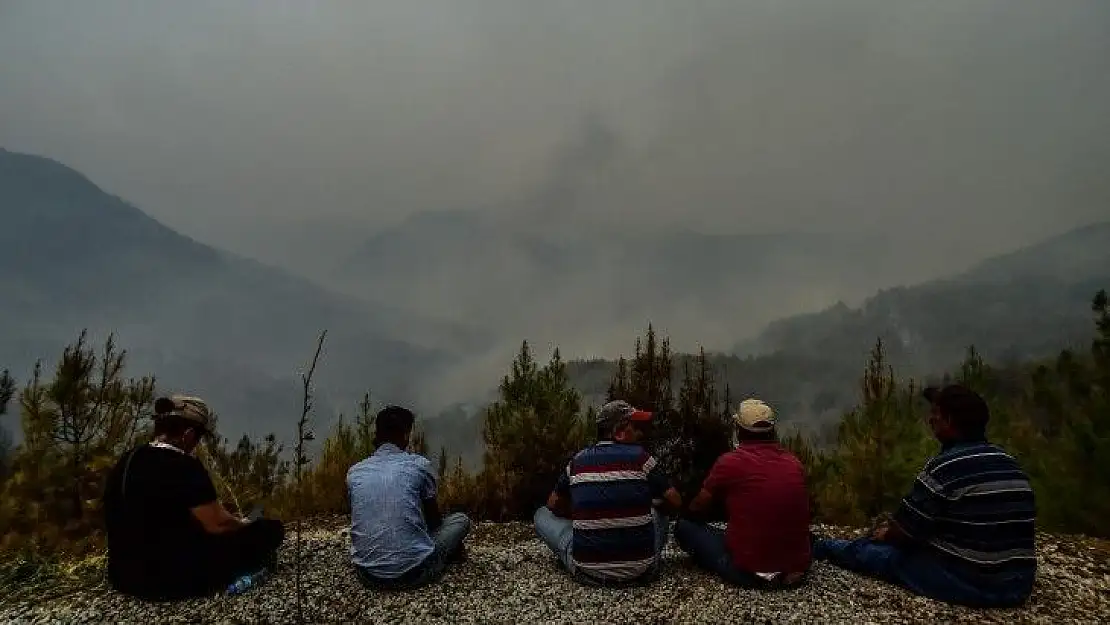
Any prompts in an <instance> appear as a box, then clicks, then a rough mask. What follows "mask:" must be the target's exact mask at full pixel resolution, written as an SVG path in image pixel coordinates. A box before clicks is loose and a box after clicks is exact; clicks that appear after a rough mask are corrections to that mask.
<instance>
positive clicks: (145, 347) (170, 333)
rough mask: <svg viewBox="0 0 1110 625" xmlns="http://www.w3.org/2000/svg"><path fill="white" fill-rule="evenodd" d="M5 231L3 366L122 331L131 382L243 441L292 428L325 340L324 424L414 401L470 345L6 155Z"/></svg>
mask: <svg viewBox="0 0 1110 625" xmlns="http://www.w3.org/2000/svg"><path fill="white" fill-rule="evenodd" d="M0 224H2V227H0V285H3V306H0V367H4V366H7V367H11V368H12V369H13V371H15V372H21V371H20V369H24V370H25V369H26V368H29V367H30V365H31V364H32V363H33V360H34V359H36V358H45V359H47V360H49V359H53V358H55V357H56V356H57V354H58V353H60V349H61V347H62V346H63V345H65V344H66V343H67V342H69V341H72V340H73V339H74V338H76V336H77V334H78V332H79V331H80V330H81V329H82V328H86V327H87V328H89V329H90V332H91V333H92V334H93V335H94V336H96V337H97V338H102V337H103V336H104V335H105V334H106V333H108V332H112V331H115V332H117V333H118V335H119V344H120V346H121V347H123V348H125V349H128V350H129V351H130V352H131V355H132V358H131V362H132V363H133V366H132V367H130V371H131V372H132V373H134V374H141V373H155V374H157V375H159V376H160V381H161V382H164V384H165V385H166V386H167V387H171V388H175V387H176V388H188V389H189V390H195V391H196V392H198V393H201V394H204V395H206V396H209V397H210V398H211V399H212V402H213V407H214V408H215V409H216V410H217V411H219V412H220V413H221V415H222V416H221V418H222V419H223V420H224V422H225V425H227V426H228V430H229V431H231V432H237V431H242V430H245V429H246V430H251V431H252V432H255V433H259V432H263V431H268V430H270V429H275V428H277V429H279V430H287V429H290V427H291V426H290V424H291V417H292V416H293V415H294V413H297V412H298V411H299V405H298V400H297V397H296V395H297V393H296V375H297V371H298V370H299V369H300V368H301V367H302V366H303V365H304V361H305V360H306V359H308V358H309V357H310V356H311V351H312V348H313V346H314V340H315V337H316V334H317V333H318V332H319V331H320V330H322V329H325V328H326V329H328V330H329V332H330V340H329V342H328V344H327V347H326V353H325V357H324V359H323V361H322V364H321V369H320V372H319V377H318V381H319V384H320V389H321V404H320V406H321V408H323V409H324V410H325V411H326V409H327V405H328V400H329V398H331V399H333V400H342V401H344V402H347V401H353V399H354V398H355V397H357V396H358V395H359V394H361V392H362V391H363V390H365V389H367V388H372V389H373V390H374V392H375V393H377V394H378V395H379V396H382V397H394V398H398V399H400V398H402V397H404V398H409V397H412V396H413V395H414V393H412V392H411V390H412V389H411V386H412V385H413V384H414V383H415V381H416V379H417V378H418V377H419V376H421V375H425V374H429V375H430V374H432V373H433V372H434V371H435V368H436V367H437V366H439V365H442V364H445V363H446V362H448V361H449V359H450V353H451V351H452V350H453V349H455V348H456V347H458V346H460V345H465V344H466V341H467V340H468V337H467V336H466V334H465V333H461V332H458V331H457V329H456V328H454V327H451V326H447V325H444V324H438V323H435V322H429V321H426V320H421V319H420V318H419V317H418V316H415V315H412V314H411V313H409V312H407V311H406V312H402V311H392V310H388V309H386V308H384V307H382V306H378V305H372V304H369V303H367V302H363V301H358V300H356V299H354V298H351V297H347V296H340V295H337V294H335V293H332V292H330V291H327V290H325V289H322V288H320V287H317V286H316V285H314V284H312V283H310V282H308V281H306V280H303V279H300V278H296V277H293V276H291V275H289V274H286V273H284V272H282V271H279V270H276V269H273V268H271V267H267V266H264V265H262V264H259V263H257V262H254V261H251V260H247V259H244V258H240V257H237V256H235V255H233V254H229V253H226V252H223V251H221V250H217V249H214V248H211V247H208V246H206V245H203V244H201V243H198V242H196V241H194V240H192V239H190V238H188V237H185V236H183V235H181V234H179V233H177V232H175V231H173V230H171V229H170V228H167V227H165V226H164V225H162V224H161V223H159V222H157V221H155V220H154V219H152V218H150V217H149V216H147V215H146V214H145V213H143V212H142V211H140V210H139V209H137V208H135V207H133V206H131V205H130V204H127V203H126V202H124V201H123V200H121V199H119V198H116V197H113V196H111V195H108V194H106V193H104V192H103V191H102V190H100V189H99V188H98V187H96V185H94V184H93V183H92V182H90V181H89V180H88V179H86V178H85V177H83V176H81V175H80V174H78V173H77V172H75V171H73V170H71V169H69V168H67V167H65V166H64V165H61V164H59V163H57V162H55V161H52V160H49V159H45V158H40V157H34V156H27V155H22V154H16V153H12V152H7V151H0ZM409 336H416V337H419V338H420V339H422V341H423V344H424V345H425V346H424V347H419V346H417V345H414V344H413V343H412V342H410V341H406V340H402V338H401V337H409ZM21 373H25V371H24V372H21Z"/></svg>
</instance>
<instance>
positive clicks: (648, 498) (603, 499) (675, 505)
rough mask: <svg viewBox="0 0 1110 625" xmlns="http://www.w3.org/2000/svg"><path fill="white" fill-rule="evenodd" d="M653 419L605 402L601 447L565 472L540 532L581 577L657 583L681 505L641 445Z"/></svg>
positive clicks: (539, 522)
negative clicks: (670, 516) (672, 516)
mask: <svg viewBox="0 0 1110 625" xmlns="http://www.w3.org/2000/svg"><path fill="white" fill-rule="evenodd" d="M651 418H652V414H651V413H650V412H645V411H642V410H636V409H635V408H633V407H632V406H631V405H630V404H629V403H628V402H626V401H619V400H618V401H613V402H609V403H608V404H605V406H603V407H602V409H601V412H600V413H599V415H598V419H597V423H598V425H597V427H598V438H599V439H600V440H599V442H598V443H597V444H595V445H591V446H589V447H587V448H585V449H583V450H582V451H580V452H578V453H577V454H576V455H575V456H574V458H573V459H572V460H571V461H570V463H568V464H567V468H566V470H565V471H563V472H562V473H560V474H559V478H558V481H557V482H556V484H555V490H554V491H553V492H552V493H551V496H550V497H548V500H547V506H545V507H543V508H540V509H539V510H537V511H536V516H535V521H536V532H537V533H538V534H539V535H540V538H542V539H543V541H544V542H545V543H547V546H548V547H550V548H551V550H552V551H554V552H555V555H556V556H557V557H558V558H559V561H560V562H561V563H562V564H563V566H564V567H566V569H567V570H568V571H570V573H571V575H573V576H574V578H575V579H577V580H578V581H580V582H582V583H586V584H594V585H624V584H629V583H637V582H645V581H650V580H652V579H654V578H655V577H656V575H657V573H658V570H659V558H660V554H661V553H662V551H663V546H664V545H665V544H666V542H667V532H668V526H669V524H668V521H667V517H666V516H665V515H664V514H662V513H661V512H660V511H659V510H658V509H657V507H656V506H666V508H667V509H668V510H670V511H676V510H678V509H680V508H681V506H682V499H681V497H680V496H679V494H678V491H677V490H675V489H674V488H673V487H672V486H671V485H670V482H669V480H668V479H667V477H666V476H665V475H663V472H662V471H661V470H660V468H659V465H658V463H657V462H656V460H655V458H654V457H653V456H652V455H651V454H650V453H648V451H647V450H645V449H644V448H643V447H642V446H641V445H640V442H641V441H642V440H643V438H644V435H645V428H646V426H647V425H648V424H649V423H650V421H651Z"/></svg>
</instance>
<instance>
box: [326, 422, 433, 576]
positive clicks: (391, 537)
mask: <svg viewBox="0 0 1110 625" xmlns="http://www.w3.org/2000/svg"><path fill="white" fill-rule="evenodd" d="M429 467H430V463H429V462H428V459H427V458H424V457H423V456H420V455H417V454H411V453H408V452H405V451H402V450H401V449H399V448H398V447H397V446H395V445H393V444H385V445H382V446H381V447H379V448H378V449H377V451H375V452H374V454H373V455H371V456H370V457H369V458H367V459H365V460H363V461H362V462H359V463H358V464H356V465H354V466H353V467H351V469H350V470H349V471H348V472H347V488H348V492H349V494H350V498H351V560H352V561H353V562H354V563H355V564H356V565H358V566H360V567H362V568H363V569H364V570H366V571H367V572H369V573H371V574H373V575H375V576H377V577H381V578H393V577H399V576H401V575H402V574H404V573H405V572H407V571H408V570H409V569H412V568H413V567H415V566H416V565H418V564H420V562H422V561H423V560H424V558H426V557H427V556H428V555H429V554H431V553H432V551H433V550H434V549H435V544H434V543H433V541H432V537H431V536H430V535H429V533H428V526H427V524H426V522H425V520H424V513H423V502H424V501H425V500H427V499H434V498H435V496H436V482H435V476H434V475H432V473H431V471H430V470H429Z"/></svg>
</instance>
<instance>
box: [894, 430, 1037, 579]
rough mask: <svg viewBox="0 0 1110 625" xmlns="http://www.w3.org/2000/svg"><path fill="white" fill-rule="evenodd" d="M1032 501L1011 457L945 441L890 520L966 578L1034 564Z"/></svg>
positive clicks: (984, 445)
mask: <svg viewBox="0 0 1110 625" xmlns="http://www.w3.org/2000/svg"><path fill="white" fill-rule="evenodd" d="M1035 518H1036V502H1035V501H1034V496H1033V489H1032V487H1031V486H1030V484H1029V478H1028V477H1027V476H1026V474H1025V472H1024V471H1022V469H1021V467H1020V466H1019V465H1018V463H1017V460H1015V459H1014V458H1013V457H1012V456H1010V455H1009V454H1008V453H1006V452H1005V451H1004V450H1003V449H1002V448H1000V447H998V446H996V445H992V444H990V443H988V442H986V441H978V442H969V443H959V444H953V445H947V446H946V447H945V448H944V449H943V450H942V451H941V453H940V454H938V455H937V456H935V457H934V458H932V459H931V460H930V461H929V462H927V463H926V464H925V468H924V470H923V471H922V472H921V474H920V475H918V479H917V480H916V481H915V482H914V486H913V489H912V490H911V492H910V494H909V496H907V497H906V499H905V500H904V502H903V505H902V506H901V507H900V508H899V510H898V513H897V515H896V516H895V519H896V520H897V522H898V524H899V525H900V526H901V527H902V528H903V529H904V530H905V531H906V532H907V533H909V534H910V535H911V536H913V537H915V538H917V539H919V540H922V541H924V542H926V543H928V544H929V545H930V546H931V547H932V548H933V549H935V550H936V552H938V554H939V555H940V556H941V557H942V558H944V559H945V560H947V561H948V562H951V563H953V564H955V565H956V568H957V569H958V570H960V571H962V572H964V573H965V574H966V576H968V577H969V578H970V579H968V581H971V582H983V583H987V584H990V583H991V581H990V580H991V578H992V577H995V576H996V574H997V575H998V576H1001V577H1000V578H1002V579H1005V578H1007V576H1009V575H1011V574H1013V573H1029V574H1032V572H1033V571H1034V570H1035V569H1036V562H1037V561H1036V556H1035V553H1034V545H1035Z"/></svg>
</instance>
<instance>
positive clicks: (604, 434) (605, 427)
mask: <svg viewBox="0 0 1110 625" xmlns="http://www.w3.org/2000/svg"><path fill="white" fill-rule="evenodd" d="M612 439H613V425H612V424H610V423H605V422H603V421H599V422H598V424H597V440H599V441H608V440H612Z"/></svg>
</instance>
